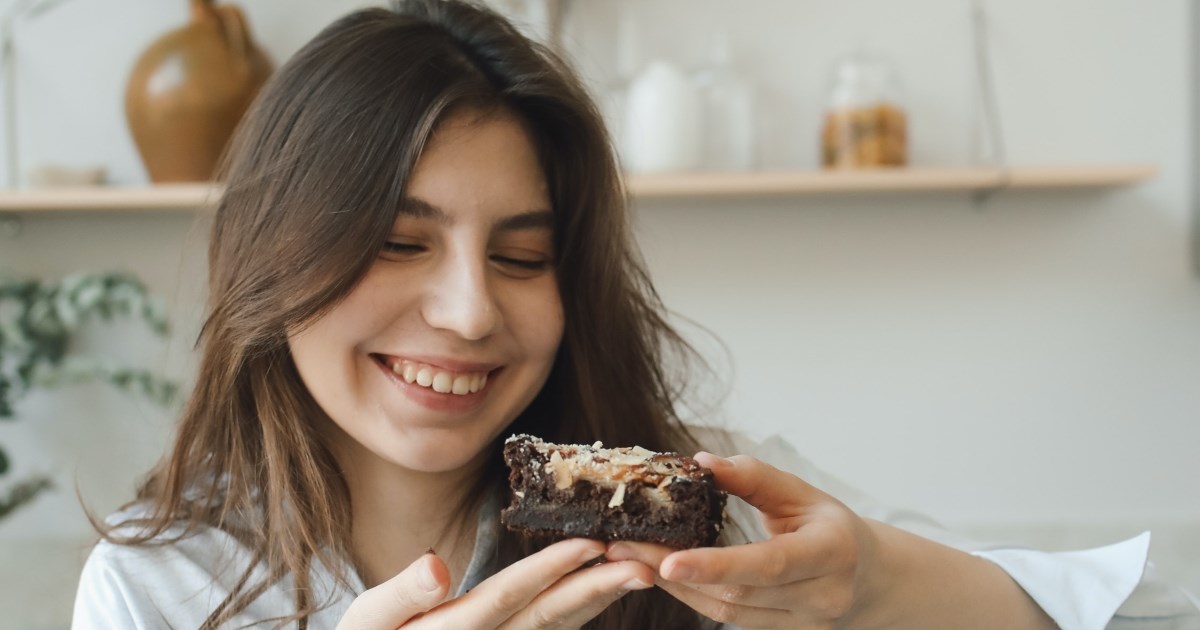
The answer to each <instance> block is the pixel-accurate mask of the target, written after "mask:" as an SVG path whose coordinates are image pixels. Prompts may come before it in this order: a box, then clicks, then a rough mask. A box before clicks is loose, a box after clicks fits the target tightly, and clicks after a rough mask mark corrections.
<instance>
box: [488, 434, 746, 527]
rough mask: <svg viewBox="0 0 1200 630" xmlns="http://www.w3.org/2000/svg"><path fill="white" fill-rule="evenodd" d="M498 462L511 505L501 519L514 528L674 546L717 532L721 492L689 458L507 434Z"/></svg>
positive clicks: (708, 472)
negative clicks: (501, 459) (505, 474)
mask: <svg viewBox="0 0 1200 630" xmlns="http://www.w3.org/2000/svg"><path fill="white" fill-rule="evenodd" d="M504 461H505V462H507V463H508V467H509V469H510V473H509V477H508V480H509V484H510V485H511V486H512V504H511V505H509V506H508V507H507V508H505V509H504V510H503V511H502V512H501V513H500V522H502V523H504V525H506V526H507V527H508V528H509V529H511V530H514V531H523V532H526V533H528V534H533V535H541V536H550V537H552V538H568V537H574V536H579V537H583V538H594V539H598V540H636V541H643V542H655V543H660V544H663V545H667V546H669V547H675V548H678V549H686V548H690V547H704V546H710V545H712V544H713V543H714V542H715V541H716V539H717V535H718V534H720V532H721V526H722V518H723V516H724V511H725V498H726V496H725V493H724V492H721V491H720V490H718V489H717V487H716V484H715V483H714V482H713V474H712V471H711V470H709V469H707V468H704V467H702V466H700V464H698V463H696V460H694V459H692V458H691V457H684V456H682V455H679V454H677V453H656V452H654V451H649V450H646V449H644V448H641V447H640V446H633V447H624V448H603V445H601V444H600V443H599V442H597V443H595V444H593V445H591V446H587V445H583V444H551V443H549V442H543V441H542V440H541V439H539V438H536V437H533V436H530V435H514V436H512V437H510V438H508V440H506V441H505V443H504Z"/></svg>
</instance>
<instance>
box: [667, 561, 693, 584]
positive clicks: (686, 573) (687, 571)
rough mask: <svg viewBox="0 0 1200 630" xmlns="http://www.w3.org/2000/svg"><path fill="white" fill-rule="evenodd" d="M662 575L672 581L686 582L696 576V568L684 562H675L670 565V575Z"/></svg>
mask: <svg viewBox="0 0 1200 630" xmlns="http://www.w3.org/2000/svg"><path fill="white" fill-rule="evenodd" d="M663 577H665V578H667V579H668V580H671V581H672V582H687V581H689V580H691V579H693V578H695V577H696V570H695V569H693V568H692V567H689V566H688V565H686V564H677V565H675V566H673V567H671V571H670V575H663Z"/></svg>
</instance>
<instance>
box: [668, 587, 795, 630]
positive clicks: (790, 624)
mask: <svg viewBox="0 0 1200 630" xmlns="http://www.w3.org/2000/svg"><path fill="white" fill-rule="evenodd" d="M655 583H656V584H657V585H658V587H659V588H661V589H663V590H664V591H666V592H668V593H670V594H671V595H672V596H673V597H674V598H675V599H678V600H679V601H681V602H683V603H684V604H686V605H687V606H688V607H689V608H691V609H692V610H694V611H696V612H698V613H700V614H702V615H704V616H705V617H708V618H709V619H712V620H713V621H716V622H718V623H721V624H723V625H727V626H738V627H742V628H796V627H798V626H797V623H796V619H795V617H794V616H793V615H792V613H791V612H789V611H787V610H781V609H778V608H761V607H758V606H749V605H745V604H739V603H734V602H729V601H725V600H722V599H718V598H715V597H711V596H709V595H708V594H706V593H702V592H700V591H698V590H696V589H694V588H691V587H689V586H687V585H684V584H679V583H676V582H671V581H669V580H658V581H657V582H655Z"/></svg>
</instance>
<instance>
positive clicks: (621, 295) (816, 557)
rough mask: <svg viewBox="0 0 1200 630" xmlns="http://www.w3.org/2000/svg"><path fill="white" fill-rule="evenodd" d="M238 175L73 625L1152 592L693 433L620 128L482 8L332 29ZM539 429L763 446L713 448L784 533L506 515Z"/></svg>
mask: <svg viewBox="0 0 1200 630" xmlns="http://www.w3.org/2000/svg"><path fill="white" fill-rule="evenodd" d="M224 181H225V184H226V192H225V194H224V196H223V197H222V199H221V201H220V204H219V207H218V209H217V212H216V217H215V224H214V226H213V230H212V238H211V244H210V251H209V272H210V295H209V301H210V304H209V314H208V318H207V320H206V323H205V326H204V329H203V333H202V335H201V345H200V349H201V363H200V368H199V373H198V378H197V384H196V388H195V391H194V393H193V395H192V398H191V400H190V402H189V404H188V406H187V408H186V409H185V411H184V413H183V417H182V419H181V424H180V426H179V430H178V435H177V437H176V440H175V443H174V447H173V448H172V449H171V450H170V452H169V453H168V454H167V456H166V457H165V458H164V459H163V460H162V462H161V463H160V464H159V465H158V466H157V467H156V468H155V469H154V470H153V471H151V473H150V474H149V476H148V477H147V479H146V481H145V482H144V483H143V485H142V486H141V488H140V489H139V492H138V495H137V500H136V501H135V502H133V503H131V504H130V505H129V506H128V507H126V508H125V509H124V510H123V511H121V512H120V513H118V514H116V515H114V516H113V517H111V518H110V519H109V520H108V521H107V522H106V523H98V524H97V526H98V527H99V528H100V530H101V532H102V535H103V539H104V540H103V541H102V542H101V543H100V544H99V545H98V546H97V547H96V549H95V550H94V551H93V553H92V555H91V557H90V558H89V561H88V563H87V566H86V568H85V569H84V572H83V575H82V580H81V583H80V587H79V594H78V599H77V603H76V609H75V626H76V627H79V628H114V627H126V628H132V627H137V628H157V627H176V628H191V627H205V628H216V627H243V626H251V625H258V624H263V626H265V627H270V626H274V625H279V626H284V625H287V626H293V625H295V626H298V627H302V628H303V627H307V628H333V627H340V628H372V629H373V628H380V629H382V628H388V629H392V628H401V627H403V628H411V629H420V628H448V627H454V628H473V629H475V628H530V627H538V628H543V627H553V628H578V627H582V626H585V625H586V626H587V627H594V628H613V629H616V628H699V627H709V626H716V625H719V624H722V623H723V624H730V625H739V626H744V627H752V628H809V627H812V628H825V627H834V626H835V625H838V626H840V627H861V628H873V627H890V628H905V627H909V628H935V627H944V628H966V627H970V628H1018V627H1019V628H1038V627H1045V628H1050V627H1054V626H1055V621H1058V622H1059V623H1063V624H1064V625H1069V624H1070V623H1073V622H1074V620H1076V619H1082V618H1085V617H1086V616H1087V615H1091V617H1087V618H1088V619H1093V620H1094V619H1099V617H1100V616H1103V615H1104V614H1105V611H1107V615H1108V616H1109V617H1111V615H1112V611H1113V610H1115V608H1116V606H1117V605H1118V604H1120V602H1121V601H1122V600H1124V599H1125V596H1126V595H1128V594H1129V592H1130V590H1132V589H1133V585H1134V584H1136V583H1137V577H1138V576H1140V573H1141V566H1140V563H1141V562H1144V559H1145V549H1144V541H1143V542H1142V543H1137V541H1135V542H1134V544H1135V545H1136V544H1142V548H1141V551H1140V553H1141V556H1140V558H1139V559H1137V560H1136V561H1135V562H1134V563H1133V564H1137V566H1136V567H1133V568H1132V569H1130V568H1129V567H1127V566H1116V565H1115V564H1113V563H1111V562H1110V563H1109V564H1110V565H1111V566H1108V565H1104V563H1103V562H1101V561H1097V563H1095V564H1094V566H1092V567H1091V568H1090V569H1087V570H1086V571H1085V572H1084V573H1083V575H1086V576H1091V577H1094V578H1096V579H1097V580H1100V581H1103V580H1110V583H1113V582H1112V581H1113V580H1115V581H1116V582H1120V580H1121V579H1125V578H1127V577H1128V576H1129V575H1130V574H1131V571H1132V572H1133V573H1135V574H1136V575H1134V576H1133V578H1132V582H1129V580H1128V579H1126V582H1129V583H1128V584H1126V583H1121V584H1120V585H1119V587H1116V588H1114V589H1113V590H1112V592H1107V593H1106V592H1104V591H1103V589H1101V588H1096V589H1093V590H1090V591H1085V592H1084V593H1083V594H1082V595H1080V594H1079V593H1075V594H1074V595H1069V594H1065V593H1067V592H1068V591H1070V589H1066V588H1064V587H1062V586H1061V584H1060V583H1059V582H1058V581H1057V579H1058V578H1061V577H1062V576H1063V575H1075V574H1073V573H1071V570H1073V569H1071V568H1070V567H1066V566H1065V565H1062V566H1059V565H1053V562H1052V561H1048V560H1045V558H1048V557H1049V556H1046V555H1045V554H1043V555H1040V556H1020V553H1021V552H1016V551H1012V552H1011V553H1013V554H1017V556H1016V557H1018V558H1038V559H1041V561H1042V562H1043V565H1040V568H1035V569H1027V568H1026V569H1022V568H1021V566H1016V565H1020V563H1019V562H1017V563H1015V565H1014V563H1013V562H1008V563H1007V564H1006V563H1005V561H1004V560H1003V558H1000V557H999V556H995V557H991V558H988V557H986V554H978V553H977V554H970V553H966V552H964V551H960V550H958V549H955V548H953V547H951V546H947V545H943V544H940V543H938V542H934V540H932V539H930V537H926V536H918V535H916V534H914V533H910V532H911V531H924V532H926V533H927V534H928V535H929V536H931V537H933V538H938V537H939V536H940V534H939V533H938V532H937V530H935V529H929V528H927V529H926V530H921V529H920V528H921V527H923V525H920V524H919V523H917V522H916V521H908V520H906V518H905V517H904V515H903V514H902V513H894V512H887V511H881V510H879V509H876V508H874V507H872V506H871V505H870V504H869V503H867V502H866V501H865V500H862V499H861V498H860V497H859V496H858V495H856V494H854V493H853V492H852V491H850V490H840V489H837V486H836V484H834V483H833V482H821V483H820V484H819V485H821V486H822V487H824V488H825V489H826V490H832V491H834V492H835V493H836V494H839V496H840V497H841V498H842V499H844V500H847V501H849V502H850V503H851V504H852V505H854V506H855V509H851V507H849V506H848V505H847V504H845V503H842V502H841V501H839V500H838V499H835V498H834V497H833V496H832V495H831V494H828V493H826V492H825V491H822V490H819V489H817V487H816V486H814V485H810V484H809V483H807V482H806V481H802V480H801V477H803V478H805V479H807V480H808V481H816V480H819V479H820V477H819V473H817V472H816V471H812V470H810V469H808V468H807V467H806V465H805V464H804V462H803V461H802V460H800V459H798V458H797V457H796V456H795V455H794V454H793V453H791V452H790V451H786V450H779V449H778V445H776V444H766V445H755V444H750V443H747V442H744V441H741V442H739V441H738V440H741V438H739V437H737V436H723V435H722V434H719V433H715V432H708V433H705V434H701V433H695V434H693V433H692V432H689V430H688V429H687V428H686V427H685V426H684V425H682V424H681V423H680V422H679V421H678V420H677V419H676V417H675V415H674V409H675V408H676V405H677V404H679V403H680V401H679V400H678V399H679V392H680V391H682V386H683V382H684V381H683V380H682V379H681V378H677V376H681V375H680V374H677V373H676V372H677V371H678V369H679V368H680V367H681V366H682V365H683V364H684V363H685V362H686V361H685V359H686V358H687V357H688V356H689V351H688V348H687V346H686V344H684V343H683V341H682V340H681V339H680V338H679V337H678V336H677V335H676V334H675V332H674V331H673V330H672V329H671V328H670V327H669V326H668V325H667V324H666V322H665V320H664V314H663V313H664V310H663V307H662V305H661V304H660V302H659V301H658V298H657V296H656V295H655V293H654V291H653V288H652V287H651V285H650V283H649V281H648V279H647V276H646V272H645V270H644V269H643V267H642V266H641V263H640V262H639V259H638V257H637V254H636V252H635V249H634V246H633V244H632V240H631V237H630V229H629V224H628V217H627V215H626V209H625V204H624V197H623V192H622V189H621V183H620V179H619V176H618V170H617V165H616V163H615V160H614V158H613V155H612V152H611V149H610V145H609V141H608V138H607V136H606V134H605V131H604V128H603V125H602V123H601V119H600V116H599V115H598V114H597V111H596V108H595V107H594V106H593V105H592V103H591V102H590V100H589V99H588V97H587V95H586V94H585V92H584V90H583V88H582V87H581V86H580V83H579V82H578V81H577V79H576V78H574V77H573V75H572V74H571V73H570V72H569V71H568V70H567V69H566V68H565V67H564V66H563V65H562V64H561V63H560V62H559V61H557V60H556V59H555V57H554V56H553V55H552V54H550V53H548V52H546V51H545V50H543V49H542V48H540V47H538V46H536V45H534V44H531V43H530V42H529V41H528V40H526V39H525V38H524V37H522V36H521V35H519V34H518V33H517V31H515V30H514V29H513V28H512V27H511V26H510V25H509V24H508V23H506V22H505V21H504V20H503V19H502V18H500V17H498V16H496V15H494V14H492V13H490V12H489V11H487V10H485V9H481V8H478V7H476V6H473V5H468V4H463V3H460V2H456V1H450V0H447V1H438V0H424V1H415V0H414V1H412V2H402V3H400V4H399V5H398V6H397V7H396V8H395V9H394V10H392V11H388V10H383V9H371V10H364V11H361V12H357V13H354V14H352V15H350V16H348V17H346V18H344V19H342V20H340V21H338V22H337V23H335V24H333V25H331V26H330V27H328V28H327V29H326V30H324V31H323V32H322V33H320V34H319V35H318V36H317V37H316V38H315V39H314V40H313V41H312V42H310V43H309V44H308V45H307V46H306V47H304V48H303V49H302V50H301V51H300V52H299V53H297V54H296V55H295V56H294V57H293V58H292V59H291V60H290V61H289V62H288V63H287V64H286V65H285V66H284V67H283V68H282V69H281V70H280V71H279V72H278V73H277V74H276V76H275V77H273V79H272V80H271V82H270V83H269V84H268V86H267V87H266V88H265V89H264V91H263V93H262V94H261V96H260V97H259V99H258V101H257V102H256V104H255V105H254V107H253V108H252V110H251V111H250V112H249V114H248V116H247V118H246V120H245V122H244V123H243V125H242V127H241V128H240V130H239V132H238V135H237V137H236V139H235V141H234V143H233V145H232V147H231V151H230V155H229V159H228V161H227V166H226V169H225V177H224ZM517 432H526V433H532V434H536V435H539V436H542V437H544V438H546V439H548V440H552V441H560V442H587V443H591V442H594V441H596V440H601V441H603V442H604V443H606V444H609V445H634V444H637V445H641V446H644V447H647V448H651V449H656V450H679V451H685V452H695V451H696V449H698V448H700V447H701V446H705V447H707V448H709V449H713V450H718V449H719V450H722V451H724V452H734V451H740V452H748V451H753V452H756V453H757V454H758V455H759V458H754V457H750V456H747V455H737V456H734V457H731V458H728V459H725V458H721V457H718V456H716V455H711V454H708V453H700V454H698V455H697V459H699V460H700V461H701V463H703V464H704V465H706V466H709V467H711V468H712V469H713V470H714V473H715V475H716V479H717V481H718V483H719V484H720V485H721V486H723V487H724V488H725V489H727V490H728V491H730V492H731V493H732V494H734V495H737V496H740V497H742V498H743V499H745V501H746V503H748V504H749V505H750V506H753V511H756V512H757V513H758V514H757V516H761V520H760V521H758V520H756V519H751V520H746V521H742V530H743V531H744V532H745V533H746V534H748V535H749V536H750V537H751V538H753V539H754V542H751V543H750V544H737V545H733V544H728V545H722V546H718V547H714V548H705V549H694V550H688V551H673V550H670V549H666V548H662V547H658V546H654V545H647V544H631V543H615V544H610V545H608V546H606V545H604V544H602V543H600V542H596V541H589V540H567V541H561V542H558V543H555V544H549V545H545V544H538V543H535V542H531V541H529V540H526V539H523V538H521V537H519V536H516V535H514V534H512V533H509V532H507V531H504V530H503V529H502V528H501V527H499V526H498V524H497V513H498V511H499V509H500V508H501V507H502V503H503V501H504V489H505V479H506V471H505V469H504V466H503V463H502V461H501V459H500V452H501V442H502V441H503V439H504V438H505V437H506V436H508V435H509V434H511V433H517ZM722 437H729V438H730V439H731V440H733V441H734V442H735V445H734V446H728V445H726V446H722V441H721V439H719V438H722ZM771 449H775V450H774V451H771ZM764 460H772V461H775V462H777V463H781V464H782V465H783V466H785V467H786V468H787V469H788V470H787V471H784V470H781V469H780V468H777V467H774V466H771V465H769V464H767V463H765V461H764ZM797 475H799V476H797ZM856 510H857V511H856ZM869 516H873V517H875V518H867V517H869ZM888 522H890V523H891V524H888ZM906 523H907V524H908V525H911V526H910V527H907V529H908V530H910V531H906V530H905V529H901V528H899V527H897V526H896V525H897V524H906ZM597 559H603V560H605V561H603V562H596V560H597ZM1047 562H1048V563H1049V564H1050V565H1053V567H1052V568H1051V569H1047V568H1046V566H1047V565H1046V564H1045V563H1047ZM1118 564H1119V563H1118ZM1126 564H1130V563H1126ZM1014 566H1015V568H1013V567H1014ZM1131 566H1132V565H1131ZM1002 567H1005V568H1002ZM1064 567H1065V568H1064ZM1006 569H1007V570H1006ZM1059 569H1062V570H1061V571H1059ZM1056 571H1058V572H1057V573H1056ZM1089 571H1090V572H1089ZM1046 576H1049V578H1047V579H1043V578H1046ZM1039 579H1041V583H1039ZM1023 586H1024V589H1023V588H1022V587H1023ZM652 587H656V588H652ZM1056 589H1057V590H1056ZM1072 597H1073V598H1074V599H1072ZM1046 602H1050V604H1051V605H1047V604H1046ZM1039 603H1041V604H1042V605H1040V606H1039ZM1055 606H1057V608H1055ZM1044 608H1045V610H1044ZM1097 610H1099V613H1097V612H1096V611H1097ZM1047 611H1053V612H1054V613H1055V615H1056V616H1055V618H1054V619H1053V620H1052V618H1051V616H1050V615H1048V614H1047ZM1079 615H1083V616H1079ZM1077 627H1101V626H1099V625H1094V624H1093V625H1079V626H1077Z"/></svg>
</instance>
